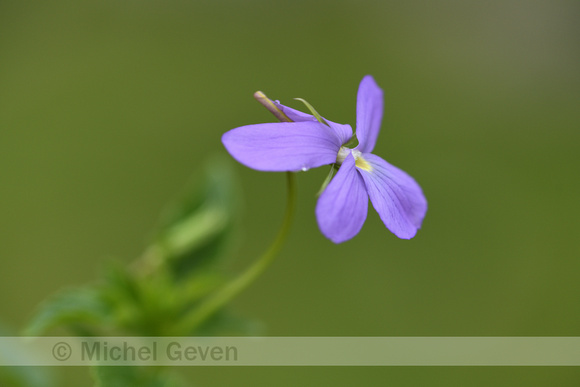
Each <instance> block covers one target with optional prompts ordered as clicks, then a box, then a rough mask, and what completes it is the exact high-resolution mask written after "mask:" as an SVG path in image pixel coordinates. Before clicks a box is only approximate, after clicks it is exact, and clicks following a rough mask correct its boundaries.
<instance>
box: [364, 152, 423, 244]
mask: <svg viewBox="0 0 580 387" xmlns="http://www.w3.org/2000/svg"><path fill="white" fill-rule="evenodd" d="M362 157H363V158H364V160H365V161H366V162H367V163H368V164H369V165H370V166H371V168H370V169H359V172H360V174H361V176H362V178H363V179H364V182H365V185H366V189H367V192H368V195H369V197H370V199H371V202H372V203H373V207H375V210H377V212H378V213H379V216H380V217H381V220H382V221H383V223H384V224H385V226H387V228H388V229H389V230H391V232H392V233H393V234H395V235H396V236H398V237H399V238H402V239H411V238H413V237H414V236H415V234H416V233H417V230H418V229H419V228H421V223H422V222H423V218H424V217H425V213H426V212H427V200H426V199H425V196H424V195H423V191H422V190H421V187H420V186H419V184H417V182H416V181H415V180H414V179H413V178H412V177H411V176H409V175H408V174H407V173H405V172H404V171H402V170H400V169H399V168H397V167H395V166H393V165H391V164H389V163H387V162H386V161H385V160H383V159H382V158H380V157H378V156H375V155H373V154H370V153H364V154H363V155H362Z"/></svg>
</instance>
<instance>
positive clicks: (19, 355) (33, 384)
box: [0, 325, 55, 387]
mask: <svg viewBox="0 0 580 387" xmlns="http://www.w3.org/2000/svg"><path fill="white" fill-rule="evenodd" d="M13 334H14V333H13V332H11V331H10V330H9V329H7V328H5V327H3V326H2V325H0V336H11V335H13ZM34 357H35V354H34V353H30V352H27V351H25V350H24V349H23V348H19V347H16V348H14V347H10V348H9V347H2V346H0V359H2V358H10V359H12V360H14V359H22V363H26V362H27V361H26V359H30V358H34ZM54 385H55V383H54V376H53V373H52V372H51V370H50V369H49V368H47V367H0V386H2V387H52V386H54Z"/></svg>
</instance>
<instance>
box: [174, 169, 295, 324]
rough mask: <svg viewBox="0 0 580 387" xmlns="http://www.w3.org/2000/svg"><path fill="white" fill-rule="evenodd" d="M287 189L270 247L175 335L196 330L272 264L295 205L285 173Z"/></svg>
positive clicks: (291, 182)
mask: <svg viewBox="0 0 580 387" xmlns="http://www.w3.org/2000/svg"><path fill="white" fill-rule="evenodd" d="M286 176H287V187H288V198H287V201H286V212H285V214H284V220H283V221H282V226H281V227H280V230H279V231H278V235H277V236H276V239H274V242H272V244H271V245H270V247H269V248H268V249H267V250H266V251H265V252H264V253H263V254H262V256H260V258H258V260H257V261H255V262H254V263H253V264H252V265H251V266H250V267H249V268H247V269H246V271H244V272H243V273H242V274H240V275H239V276H238V277H236V278H235V279H234V280H233V281H231V282H229V283H227V284H226V285H225V286H224V287H223V288H221V289H220V290H218V291H217V292H216V293H214V294H213V295H211V296H210V297H209V298H208V299H206V300H205V301H204V302H203V303H202V304H201V305H199V306H198V307H196V308H195V309H194V310H193V311H192V312H191V313H190V314H188V315H187V316H185V318H184V319H183V320H182V322H181V323H180V324H179V325H178V329H177V332H176V333H177V334H183V333H184V332H192V331H194V330H195V329H196V328H198V327H199V326H200V325H201V324H202V323H203V322H205V321H206V320H207V319H208V318H209V317H211V316H212V315H213V314H214V313H215V312H217V311H218V310H219V309H221V308H222V307H224V306H225V305H226V304H228V303H229V302H230V301H231V300H232V299H233V298H234V297H235V296H236V295H237V294H238V293H240V292H242V291H243V290H244V289H245V288H247V287H248V286H249V285H250V284H251V283H252V282H254V281H255V280H256V278H258V277H259V276H260V274H262V273H263V272H264V270H265V269H266V268H267V267H268V266H269V265H270V263H272V261H273V260H274V258H275V257H276V255H278V253H279V252H280V249H281V248H282V245H283V244H284V242H285V240H286V238H287V237H288V232H289V231H290V225H291V224H292V218H293V214H294V207H295V203H296V187H295V183H294V173H293V172H287V173H286Z"/></svg>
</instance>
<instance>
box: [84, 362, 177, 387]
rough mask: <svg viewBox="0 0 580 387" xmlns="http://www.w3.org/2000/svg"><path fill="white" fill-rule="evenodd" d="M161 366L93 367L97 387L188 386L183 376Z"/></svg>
mask: <svg viewBox="0 0 580 387" xmlns="http://www.w3.org/2000/svg"><path fill="white" fill-rule="evenodd" d="M165 371H166V369H163V368H161V367H124V366H97V367H93V369H92V375H93V378H94V379H95V381H96V383H95V387H135V386H138V387H187V384H185V382H184V381H183V380H181V378H178V377H177V376H176V375H174V374H169V373H168V372H165Z"/></svg>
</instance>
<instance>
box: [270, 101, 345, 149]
mask: <svg viewBox="0 0 580 387" xmlns="http://www.w3.org/2000/svg"><path fill="white" fill-rule="evenodd" d="M274 104H275V105H276V107H277V108H278V109H280V110H282V111H283V112H284V114H286V116H288V118H290V119H291V120H292V121H294V122H303V121H314V122H318V120H317V119H316V117H314V116H313V115H311V114H307V113H303V112H301V111H299V110H296V109H292V108H291V107H288V106H285V105H282V104H281V103H280V102H279V101H274ZM324 120H325V121H326V122H327V123H328V125H330V127H331V128H332V129H333V130H334V132H335V133H336V135H337V136H338V139H339V141H340V145H343V144H346V143H347V142H349V141H350V139H351V137H352V127H351V126H350V125H347V124H337V123H336V122H332V121H330V120H327V119H326V118H324Z"/></svg>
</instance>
